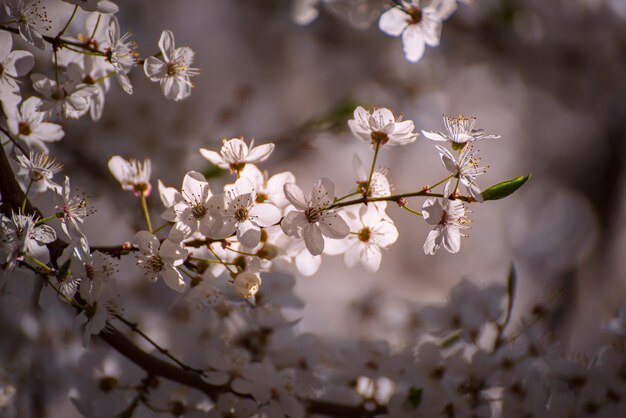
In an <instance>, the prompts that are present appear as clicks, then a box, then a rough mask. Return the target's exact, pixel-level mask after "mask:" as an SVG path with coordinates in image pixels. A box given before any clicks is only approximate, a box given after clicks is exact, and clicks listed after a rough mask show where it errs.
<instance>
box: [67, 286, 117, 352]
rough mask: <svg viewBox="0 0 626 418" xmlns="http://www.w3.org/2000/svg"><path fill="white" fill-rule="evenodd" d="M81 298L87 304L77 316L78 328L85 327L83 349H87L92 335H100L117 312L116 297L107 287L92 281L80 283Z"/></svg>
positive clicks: (75, 320) (75, 321)
mask: <svg viewBox="0 0 626 418" xmlns="http://www.w3.org/2000/svg"><path fill="white" fill-rule="evenodd" d="M79 288H80V297H81V298H82V299H83V300H84V301H85V302H86V303H87V305H86V306H85V309H84V310H83V311H82V312H81V313H79V314H78V316H76V318H75V319H74V323H75V324H76V326H82V325H84V326H85V330H84V332H83V347H85V348H87V346H89V342H90V341H91V336H92V335H98V334H100V332H101V331H102V330H104V329H105V327H106V326H107V322H108V321H109V320H110V319H111V318H112V317H113V312H114V310H115V304H114V296H113V293H112V292H111V289H110V288H109V287H108V286H107V285H100V286H95V284H94V283H93V282H92V281H89V280H83V281H81V283H80V286H79Z"/></svg>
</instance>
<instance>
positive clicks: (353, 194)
mask: <svg viewBox="0 0 626 418" xmlns="http://www.w3.org/2000/svg"><path fill="white" fill-rule="evenodd" d="M357 194H359V192H358V191H357V192H352V193H350V194H347V195H345V196H342V197H340V198H338V199H335V201H334V202H333V203H337V202H341V201H342V200H344V199H347V198H349V197H352V196H355V195H357Z"/></svg>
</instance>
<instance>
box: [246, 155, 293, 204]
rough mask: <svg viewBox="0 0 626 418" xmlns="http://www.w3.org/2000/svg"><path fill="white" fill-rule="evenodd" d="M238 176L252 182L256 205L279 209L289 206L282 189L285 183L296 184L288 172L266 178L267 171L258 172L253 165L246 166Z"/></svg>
mask: <svg viewBox="0 0 626 418" xmlns="http://www.w3.org/2000/svg"><path fill="white" fill-rule="evenodd" d="M240 175H241V177H246V178H248V179H249V180H250V181H251V182H252V185H253V186H254V189H255V190H256V199H255V200H256V202H257V203H271V204H273V205H275V206H276V207H278V208H280V209H284V208H285V207H287V206H288V205H289V201H288V200H287V198H286V197H285V193H284V192H283V187H284V186H285V183H295V182H296V177H295V176H294V175H293V174H292V173H291V172H290V171H283V172H282V173H277V174H274V175H273V176H271V177H268V174H267V171H261V170H259V168H258V167H257V166H255V165H254V164H246V166H245V167H244V168H243V170H241V173H240Z"/></svg>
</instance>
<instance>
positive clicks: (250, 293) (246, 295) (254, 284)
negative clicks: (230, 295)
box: [233, 271, 261, 299]
mask: <svg viewBox="0 0 626 418" xmlns="http://www.w3.org/2000/svg"><path fill="white" fill-rule="evenodd" d="M233 286H234V287H235V292H236V293H237V294H238V295H239V296H241V297H242V298H243V299H250V298H252V297H254V295H256V294H257V292H258V291H259V289H260V288H261V277H259V275H258V274H255V273H251V272H249V271H244V272H243V273H239V274H238V275H237V276H235V278H234V282H233Z"/></svg>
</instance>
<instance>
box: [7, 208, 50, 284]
mask: <svg viewBox="0 0 626 418" xmlns="http://www.w3.org/2000/svg"><path fill="white" fill-rule="evenodd" d="M0 226H1V227H2V228H0V264H5V270H7V271H9V272H10V271H12V270H13V268H14V267H15V264H16V263H17V261H18V258H21V257H22V256H23V255H28V256H30V257H33V258H35V259H36V260H39V261H41V262H42V263H44V264H45V263H48V261H50V256H49V253H48V248H47V247H46V244H49V243H51V242H53V241H54V240H56V238H57V236H56V233H55V232H54V229H52V228H51V227H50V226H48V225H45V224H42V225H37V224H36V220H35V218H34V215H23V214H22V213H15V212H13V213H12V214H11V218H7V217H6V216H4V215H1V218H0Z"/></svg>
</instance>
